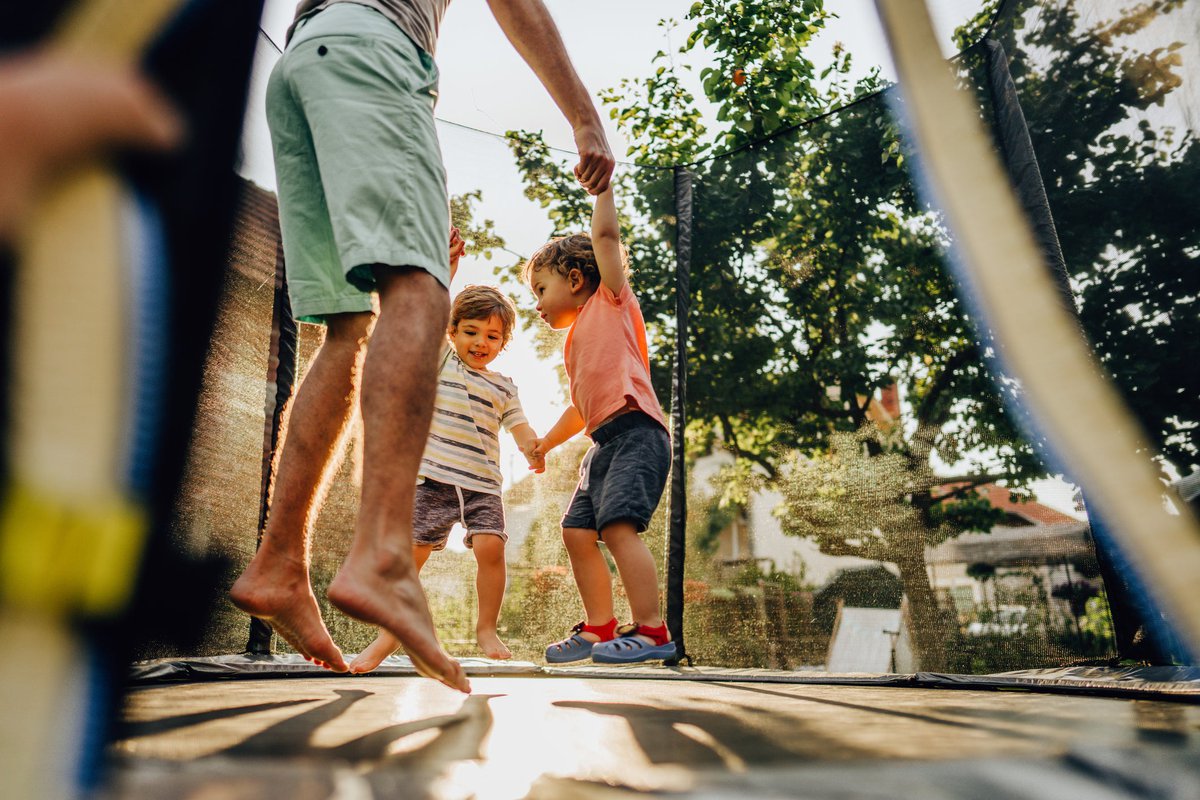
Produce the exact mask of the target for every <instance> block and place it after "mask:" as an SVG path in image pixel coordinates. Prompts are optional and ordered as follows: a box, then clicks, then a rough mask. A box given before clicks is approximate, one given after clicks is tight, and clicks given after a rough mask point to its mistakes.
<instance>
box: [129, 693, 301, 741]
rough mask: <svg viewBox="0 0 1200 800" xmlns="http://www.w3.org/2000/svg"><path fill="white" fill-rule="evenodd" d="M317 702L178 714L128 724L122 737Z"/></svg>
mask: <svg viewBox="0 0 1200 800" xmlns="http://www.w3.org/2000/svg"><path fill="white" fill-rule="evenodd" d="M317 700H318V698H315V697H314V698H313V699H311V700H280V701H279V702H277V703H255V704H253V705H246V706H236V707H233V708H218V709H214V710H212V711H198V712H195V713H192V714H178V715H176V716H171V717H163V718H161V719H156V720H153V721H151V722H126V723H125V726H124V728H123V729H122V735H123V736H124V737H125V738H129V739H135V738H137V737H140V736H154V735H156V734H161V733H169V732H170V731H175V730H181V729H183V728H190V727H192V726H195V725H203V724H204V723H206V722H213V721H215V720H222V719H230V718H232V717H237V716H241V715H243V714H257V713H258V712H260V711H271V710H274V709H277V708H289V707H291V706H297V705H304V704H305V703H315V702H317Z"/></svg>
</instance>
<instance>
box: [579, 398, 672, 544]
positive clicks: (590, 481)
mask: <svg viewBox="0 0 1200 800" xmlns="http://www.w3.org/2000/svg"><path fill="white" fill-rule="evenodd" d="M592 441H593V442H595V444H594V445H592V449H591V450H588V452H587V455H586V456H584V458H583V463H582V464H580V466H579V486H578V487H577V488H576V489H575V495H574V496H573V497H572V498H571V504H570V505H569V506H567V513H566V514H565V515H563V519H562V526H563V527H564V528H584V529H586V530H593V531H603V530H604V528H605V527H606V526H607V525H611V524H612V523H614V522H632V523H633V524H634V525H635V526H637V530H638V533H641V532H642V531H644V530H646V526H647V525H649V524H650V517H652V516H653V515H654V509H656V508H658V501H659V498H661V497H662V493H663V488H664V487H665V486H666V485H667V473H668V472H669V471H670V468H671V438H670V437H669V436H668V435H667V432H666V430H665V429H664V428H663V426H662V425H660V424H659V423H658V421H657V420H655V419H654V418H653V417H651V416H650V415H648V414H646V413H644V412H642V411H632V412H630V413H628V414H622V415H621V416H619V417H617V418H616V419H614V420H613V421H612V422H607V423H605V424H603V425H601V426H600V427H599V428H597V429H596V430H594V431H593V432H592Z"/></svg>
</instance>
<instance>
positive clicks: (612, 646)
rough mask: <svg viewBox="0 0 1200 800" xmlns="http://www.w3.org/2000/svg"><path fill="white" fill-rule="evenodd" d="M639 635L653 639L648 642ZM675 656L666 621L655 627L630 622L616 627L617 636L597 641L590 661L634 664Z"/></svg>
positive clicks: (673, 644)
mask: <svg viewBox="0 0 1200 800" xmlns="http://www.w3.org/2000/svg"><path fill="white" fill-rule="evenodd" d="M639 636H645V637H646V638H648V639H651V640H653V643H648V642H646V641H644V640H643V639H639V638H638V637H639ZM674 657H675V643H674V642H672V641H671V639H670V634H669V633H667V626H666V623H664V624H662V625H659V626H658V627H657V628H651V627H649V626H646V625H638V624H637V623H636V622H631V623H630V624H628V625H622V626H621V627H620V628H617V638H615V639H612V640H610V641H607V642H599V643H597V644H596V646H595V647H593V648H592V661H594V662H596V663H597V664H636V663H638V662H640V661H662V660H664V659H668V658H674Z"/></svg>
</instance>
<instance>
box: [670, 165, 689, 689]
mask: <svg viewBox="0 0 1200 800" xmlns="http://www.w3.org/2000/svg"><path fill="white" fill-rule="evenodd" d="M691 270H692V173H691V171H690V170H689V169H688V168H687V167H675V369H674V371H673V373H672V376H671V431H672V437H671V505H670V510H671V513H670V527H669V532H668V542H667V628H668V629H669V630H670V632H671V638H672V639H674V640H675V647H676V655H675V657H674V658H673V659H670V660H668V661H666V662H665V663H666V664H667V665H668V666H674V665H675V664H678V663H679V662H680V661H682V660H683V659H685V658H686V659H687V660H688V663H689V664H690V663H691V656H689V655H687V648H686V645H685V644H684V640H683V559H684V548H685V544H686V541H687V467H686V464H685V462H684V452H685V443H684V430H685V428H686V426H687V337H688V310H689V309H690V308H691Z"/></svg>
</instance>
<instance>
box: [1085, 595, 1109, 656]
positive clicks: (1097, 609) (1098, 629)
mask: <svg viewBox="0 0 1200 800" xmlns="http://www.w3.org/2000/svg"><path fill="white" fill-rule="evenodd" d="M1079 627H1080V628H1082V629H1083V632H1084V633H1086V634H1088V635H1089V636H1091V637H1093V638H1094V639H1096V640H1097V641H1098V642H1100V643H1101V648H1102V650H1103V651H1107V652H1112V650H1113V647H1114V643H1115V642H1116V637H1115V636H1114V634H1113V623H1112V614H1111V612H1110V611H1109V610H1108V602H1107V601H1106V600H1105V599H1104V598H1103V597H1090V598H1088V600H1087V603H1086V604H1085V605H1084V611H1083V616H1081V617H1080V618H1079Z"/></svg>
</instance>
